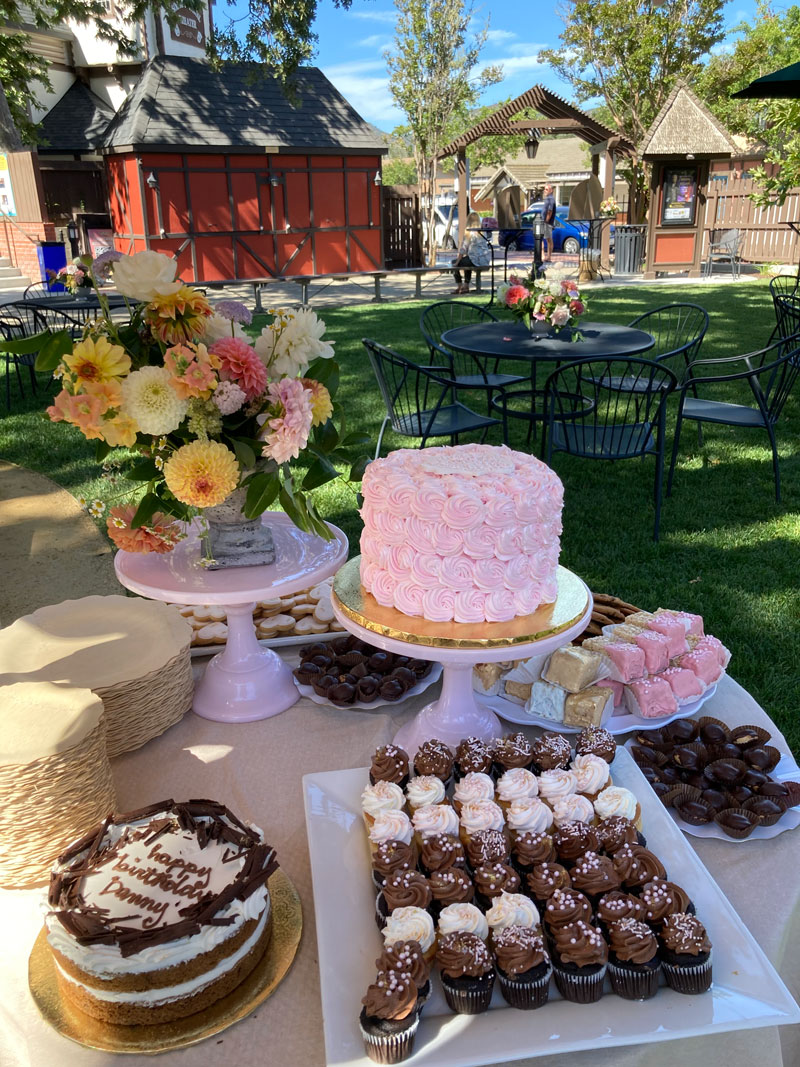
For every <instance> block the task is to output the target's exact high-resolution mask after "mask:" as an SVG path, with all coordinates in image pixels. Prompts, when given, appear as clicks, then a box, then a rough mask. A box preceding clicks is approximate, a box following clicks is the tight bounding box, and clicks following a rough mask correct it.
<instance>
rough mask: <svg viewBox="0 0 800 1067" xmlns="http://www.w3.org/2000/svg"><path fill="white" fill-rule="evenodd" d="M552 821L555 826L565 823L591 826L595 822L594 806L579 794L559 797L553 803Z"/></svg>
mask: <svg viewBox="0 0 800 1067" xmlns="http://www.w3.org/2000/svg"><path fill="white" fill-rule="evenodd" d="M553 821H554V822H555V824H556V826H563V825H564V823H567V822H585V823H588V824H589V825H591V824H592V823H593V822H594V821H595V813H594V804H592V802H591V800H589V798H588V797H585V796H582V795H581V794H580V793H570V795H569V796H567V797H559V799H558V800H556V801H554V803H553Z"/></svg>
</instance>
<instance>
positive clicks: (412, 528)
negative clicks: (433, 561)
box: [406, 515, 438, 555]
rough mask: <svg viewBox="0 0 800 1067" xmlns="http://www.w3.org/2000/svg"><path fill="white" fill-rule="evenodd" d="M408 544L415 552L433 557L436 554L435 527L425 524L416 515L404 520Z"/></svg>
mask: <svg viewBox="0 0 800 1067" xmlns="http://www.w3.org/2000/svg"><path fill="white" fill-rule="evenodd" d="M406 531H407V534H408V544H409V546H410V547H411V548H413V550H414V551H415V552H425V553H427V554H428V555H433V554H434V553H436V552H438V549H437V547H436V525H435V524H434V523H432V522H426V520H425V519H420V518H419V517H418V516H417V515H412V516H411V518H410V519H407V520H406Z"/></svg>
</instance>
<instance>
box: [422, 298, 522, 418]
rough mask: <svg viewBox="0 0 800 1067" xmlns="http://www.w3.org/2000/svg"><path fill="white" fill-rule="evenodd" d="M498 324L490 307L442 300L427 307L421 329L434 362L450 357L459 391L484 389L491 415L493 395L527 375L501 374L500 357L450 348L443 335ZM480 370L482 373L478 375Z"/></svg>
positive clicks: (450, 368)
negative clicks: (457, 330)
mask: <svg viewBox="0 0 800 1067" xmlns="http://www.w3.org/2000/svg"><path fill="white" fill-rule="evenodd" d="M497 321H498V319H497V316H496V315H493V314H492V312H491V311H489V310H488V309H487V308H484V307H480V306H479V305H478V304H470V303H469V302H468V301H464V302H462V301H458V300H440V301H439V302H438V303H436V304H431V305H430V306H429V307H426V308H425V310H424V311H423V312H422V315H421V316H420V320H419V328H420V330H421V331H422V336H423V337H424V339H425V343H426V344H427V345H428V347H429V348H430V350H431V356H432V358H433V359H434V361H435V362H437V363H439V362H441V357H442V355H444V356H445V357H446V359H447V361H448V363H449V374H450V377H452V378H455V380H456V381H457V382H458V389H466V390H470V389H471V390H474V389H481V390H483V391H484V392H485V393H486V411H487V414H488V413H489V411H490V405H491V398H492V394H493V393H499V392H502V390H503V389H505V388H506V386H509V385H515V384H517V383H518V382H524V381H525V380H526V379H525V376H524V375H520V374H506V373H503V372H501V370H500V363H501V360H500V358H499V357H497V358H495V359H492V358H491V357H486V356H478V355H470V354H468V353H465V352H459V351H457V350H456V349H452V348H449V347H448V346H447V345H446V344H444V343H443V342H442V334H443V333H444V332H445V330H453V329H455V328H456V327H457V326H471V325H472V324H473V323H476V322H497ZM478 368H480V373H478Z"/></svg>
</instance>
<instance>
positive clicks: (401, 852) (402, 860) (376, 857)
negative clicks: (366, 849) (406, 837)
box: [372, 840, 417, 889]
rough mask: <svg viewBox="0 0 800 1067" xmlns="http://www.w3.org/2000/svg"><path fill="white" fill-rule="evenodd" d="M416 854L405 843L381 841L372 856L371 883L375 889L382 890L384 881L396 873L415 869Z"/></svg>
mask: <svg viewBox="0 0 800 1067" xmlns="http://www.w3.org/2000/svg"><path fill="white" fill-rule="evenodd" d="M416 866H417V861H416V852H415V851H414V848H413V847H412V846H411V845H409V844H406V842H405V841H398V840H393V841H381V843H380V844H379V845H378V847H377V848H376V849H375V851H374V853H373V854H372V881H373V883H374V885H375V888H376V889H383V883H384V882H385V881H386V879H387V878H388V877H389V876H390V875H392V874H395V873H396V872H398V871H413V870H415V869H416Z"/></svg>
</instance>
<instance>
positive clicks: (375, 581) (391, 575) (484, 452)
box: [361, 445, 564, 623]
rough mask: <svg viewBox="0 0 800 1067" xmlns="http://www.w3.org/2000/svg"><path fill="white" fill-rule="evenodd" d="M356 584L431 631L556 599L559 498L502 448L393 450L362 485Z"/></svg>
mask: <svg viewBox="0 0 800 1067" xmlns="http://www.w3.org/2000/svg"><path fill="white" fill-rule="evenodd" d="M362 492H363V495H364V504H363V506H362V508H361V517H362V519H363V520H364V532H363V533H362V535H361V583H362V585H363V586H364V588H365V589H366V590H367V592H369V593H371V594H372V595H373V596H374V597H375V599H376V600H377V601H378V603H379V604H381V605H383V606H384V607H391V608H395V609H397V610H398V611H401V612H402V613H403V614H404V615H418V616H422V617H423V618H425V619H429V620H430V621H432V622H450V621H455V622H462V623H480V622H508V621H509V620H510V619H513V618H514V617H515V616H517V615H530V614H531V613H532V612H534V611H536V609H537V608H538V607H539V605H540V604H549V603H552V602H553V601H554V600H555V599H556V596H557V594H558V589H557V581H556V574H557V569H558V556H559V552H560V540H559V538H560V534H561V509H562V505H563V499H564V489H563V486H562V484H561V481H560V479H559V478H558V477H557V475H556V474H555V473H554V472H553V471H551V470H550V468H549V467H547V466H546V465H545V464H544V463H542V462H541V461H540V460H538V459H536V458H535V457H534V456H526V455H523V454H522V453H521V452H514V451H512V449H510V448H506V447H505V446H500V447H494V446H492V445H458V446H455V447H444V448H425V449H420V450H416V449H400V450H398V451H397V452H391V453H390V454H389V455H388V456H387V457H386V458H385V459H378V460H375V461H374V462H373V463H370V465H369V466H368V467H367V470H366V473H365V475H364V481H363V483H362Z"/></svg>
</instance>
